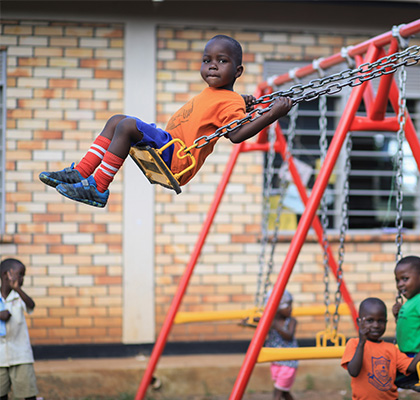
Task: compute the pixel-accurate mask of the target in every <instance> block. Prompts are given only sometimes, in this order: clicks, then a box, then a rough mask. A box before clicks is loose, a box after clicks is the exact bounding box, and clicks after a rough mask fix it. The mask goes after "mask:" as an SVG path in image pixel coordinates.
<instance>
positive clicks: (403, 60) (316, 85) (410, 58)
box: [185, 46, 420, 151]
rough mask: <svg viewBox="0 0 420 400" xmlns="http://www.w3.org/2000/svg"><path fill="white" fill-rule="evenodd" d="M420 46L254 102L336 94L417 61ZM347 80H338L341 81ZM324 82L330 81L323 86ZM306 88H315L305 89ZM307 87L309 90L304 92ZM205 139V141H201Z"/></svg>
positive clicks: (218, 132)
mask: <svg viewBox="0 0 420 400" xmlns="http://www.w3.org/2000/svg"><path fill="white" fill-rule="evenodd" d="M419 52H420V46H411V47H408V48H407V49H405V50H404V51H401V52H398V53H394V54H391V55H389V56H386V57H382V58H380V59H378V60H377V61H375V62H373V63H364V64H361V65H360V66H359V67H358V68H355V69H345V70H343V71H341V72H339V73H336V74H333V75H330V76H326V77H322V78H318V79H313V80H311V81H310V82H308V83H306V84H297V85H294V86H292V87H291V88H290V89H289V90H285V91H277V92H273V93H270V94H266V95H263V96H261V97H260V98H259V99H257V100H256V103H255V104H269V103H272V102H273V101H274V99H276V98H277V97H292V100H293V105H295V104H297V103H300V102H302V101H311V100H315V99H317V98H318V97H319V96H323V95H324V94H330V95H331V94H335V93H338V92H340V91H341V90H342V89H343V88H344V87H347V86H350V87H356V86H359V85H361V84H362V83H364V82H366V81H369V80H371V79H374V78H379V77H380V76H382V75H389V74H393V73H394V72H396V71H397V70H398V68H399V67H401V66H403V65H405V66H411V65H416V64H417V63H418V62H419V60H420V54H419ZM344 79H347V80H345V81H344V82H338V81H342V80H344ZM325 85H328V86H326V87H324V86H325ZM307 89H313V90H309V91H306V90H307ZM305 91H306V92H305ZM271 107H272V104H270V105H269V106H268V107H266V108H256V109H255V110H253V111H251V112H250V113H249V114H248V115H247V116H246V117H245V118H243V119H238V120H235V121H232V122H231V123H229V124H228V125H225V126H222V127H220V128H219V129H217V130H216V131H215V132H214V133H213V134H211V135H209V136H206V135H204V136H201V137H199V138H197V139H196V140H195V141H194V144H193V145H192V146H191V147H189V148H187V149H185V151H188V150H190V149H191V148H194V147H196V148H197V149H199V148H201V147H203V146H205V145H206V144H207V143H208V142H210V141H211V140H213V139H214V138H218V137H221V136H224V135H226V134H228V133H230V132H232V131H234V130H235V129H237V128H239V127H240V126H242V125H244V124H246V123H248V122H252V121H254V120H255V119H257V118H259V117H260V116H261V115H262V114H264V113H266V112H267V111H269V110H270V108H271ZM201 142H202V143H201Z"/></svg>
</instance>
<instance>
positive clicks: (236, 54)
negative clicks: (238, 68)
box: [209, 35, 242, 65]
mask: <svg viewBox="0 0 420 400" xmlns="http://www.w3.org/2000/svg"><path fill="white" fill-rule="evenodd" d="M211 40H226V41H227V42H229V44H230V46H231V48H232V51H233V58H234V59H235V62H236V64H237V65H242V46H241V44H240V43H239V42H238V41H237V40H235V39H234V38H232V37H230V36H227V35H216V36H213V37H212V38H211V39H210V40H209V42H210V41H211Z"/></svg>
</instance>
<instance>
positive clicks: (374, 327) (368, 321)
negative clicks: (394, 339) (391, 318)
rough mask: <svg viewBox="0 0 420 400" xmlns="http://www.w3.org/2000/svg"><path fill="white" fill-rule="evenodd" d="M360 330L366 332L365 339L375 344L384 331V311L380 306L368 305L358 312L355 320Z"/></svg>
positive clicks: (385, 320) (385, 321)
mask: <svg viewBox="0 0 420 400" xmlns="http://www.w3.org/2000/svg"><path fill="white" fill-rule="evenodd" d="M357 322H358V324H359V328H360V329H364V330H366V337H367V339H368V340H370V341H371V342H377V341H378V340H379V339H380V338H381V337H382V336H383V334H384V333H385V330H386V323H387V319H386V310H384V308H383V307H382V306H381V305H380V304H375V303H373V304H369V305H368V306H367V307H364V308H363V309H362V310H360V313H359V318H358V320H357Z"/></svg>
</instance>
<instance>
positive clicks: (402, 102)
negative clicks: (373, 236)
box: [395, 67, 407, 261]
mask: <svg viewBox="0 0 420 400" xmlns="http://www.w3.org/2000/svg"><path fill="white" fill-rule="evenodd" d="M406 81H407V71H406V70H405V68H404V67H403V68H402V69H401V70H400V73H399V91H400V95H399V99H398V121H399V129H398V132H397V141H398V150H397V176H396V180H395V186H396V189H397V194H396V206H397V216H396V218H395V226H396V228H397V236H396V239H395V241H396V244H397V255H396V260H397V261H399V260H400V259H401V258H402V251H401V246H402V241H403V239H402V229H403V216H402V210H403V161H404V150H403V145H404V137H405V122H406V118H405V108H406V96H405V84H406Z"/></svg>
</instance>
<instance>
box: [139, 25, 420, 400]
mask: <svg viewBox="0 0 420 400" xmlns="http://www.w3.org/2000/svg"><path fill="white" fill-rule="evenodd" d="M417 32H420V20H417V21H414V22H412V23H410V24H407V25H403V26H400V27H397V28H395V29H393V31H390V32H387V33H384V34H382V35H380V36H377V37H375V38H373V39H370V40H367V41H365V42H363V43H361V44H359V45H355V46H353V47H351V48H348V49H346V51H345V52H341V53H340V54H335V55H333V56H330V57H326V58H324V59H321V60H319V66H320V67H321V68H322V69H324V70H325V69H327V68H329V67H331V66H333V65H336V64H338V63H341V62H343V61H345V59H346V57H347V55H348V56H349V57H353V58H354V59H355V61H356V64H357V65H358V67H357V68H355V69H353V70H345V71H342V72H341V73H339V74H335V75H331V76H329V77H326V78H319V79H315V80H313V81H310V82H309V83H308V84H305V85H303V84H299V85H295V86H293V87H292V88H291V89H289V90H288V91H284V92H273V87H274V86H279V85H281V84H283V83H286V82H289V81H290V80H291V79H292V78H291V77H290V75H289V74H285V75H282V76H279V77H276V78H273V79H270V80H269V81H267V82H264V83H263V84H261V85H259V87H258V90H257V92H256V96H255V97H257V98H259V101H258V103H259V104H261V105H263V106H264V105H265V104H269V103H271V102H272V101H273V99H274V98H275V97H276V96H290V97H292V98H293V101H294V104H297V103H299V102H301V101H311V100H313V99H316V98H319V97H320V96H322V95H325V94H334V93H337V92H338V91H340V90H342V88H343V87H345V86H349V87H352V88H353V90H352V92H351V94H350V96H349V99H348V102H347V106H346V108H345V110H344V113H343V115H342V117H341V119H340V122H339V124H338V126H337V128H336V131H335V134H334V137H333V139H332V141H331V143H330V145H329V148H328V151H327V154H326V156H325V159H324V162H323V164H322V166H321V170H320V172H319V174H318V177H317V179H316V181H315V184H314V186H313V189H312V193H311V195H310V197H309V198H308V196H307V194H306V190H305V187H304V185H303V184H302V181H301V178H300V176H299V173H298V170H297V168H296V165H295V163H294V160H293V157H292V156H291V155H290V157H289V156H287V151H288V149H287V145H286V140H285V138H284V136H283V134H282V132H281V129H280V127H279V126H278V125H276V142H275V144H274V146H273V147H274V150H275V151H276V152H278V153H280V154H281V155H282V157H283V159H286V158H287V159H288V161H289V171H290V174H291V176H292V177H293V180H294V182H295V184H296V187H297V189H298V192H299V194H300V196H301V199H302V202H303V203H304V205H305V209H304V212H303V214H302V216H301V218H300V220H299V224H298V226H297V229H296V232H295V234H294V236H293V239H292V241H291V243H290V246H289V250H288V252H287V255H286V257H285V259H284V262H283V265H282V267H281V270H280V273H279V275H278V277H277V281H276V283H275V285H274V287H273V291H272V294H271V296H270V298H269V300H268V303H267V305H266V307H265V310H264V312H263V314H262V316H261V320H260V321H259V323H258V325H257V327H256V330H255V334H254V336H253V339H252V341H251V343H250V345H249V348H248V351H247V353H246V355H245V358H244V361H243V364H242V367H241V369H240V371H239V373H238V376H237V380H236V382H235V384H234V387H233V389H232V393H231V396H230V399H231V400H238V399H241V398H242V396H243V394H244V391H245V389H246V385H247V383H248V381H249V378H250V375H251V373H252V370H253V368H254V365H255V363H256V362H257V361H258V358H259V354H260V353H261V348H262V345H263V343H264V341H265V338H266V336H267V333H268V330H269V327H270V325H271V322H272V320H273V318H274V315H275V313H276V311H277V307H278V304H279V303H280V299H281V297H282V295H283V292H284V290H285V287H286V285H287V282H288V280H289V278H290V275H291V273H292V270H293V267H294V264H295V262H296V260H297V257H298V255H299V252H300V250H301V248H302V246H303V243H304V241H305V238H306V236H307V233H308V231H309V228H310V226H311V225H312V227H313V228H314V231H315V232H316V234H317V236H318V240H319V242H320V245H321V246H323V240H322V225H321V223H320V221H319V219H318V217H317V216H316V212H317V209H318V207H319V205H320V202H321V197H322V195H323V193H324V191H325V188H326V186H327V184H328V180H329V179H330V176H331V174H332V171H333V168H334V166H335V163H336V161H337V159H338V155H339V153H340V150H341V148H342V147H343V144H344V142H345V140H346V137H347V134H348V132H349V131H371V130H376V131H381V130H383V131H385V130H386V131H394V132H398V131H399V129H400V127H401V125H402V120H403V119H404V125H405V126H404V127H403V129H402V131H403V134H404V133H405V138H406V139H407V142H408V144H409V145H410V147H411V150H412V153H413V155H414V158H415V161H416V164H417V167H418V169H420V143H419V140H418V138H417V136H416V132H415V128H414V125H413V123H412V121H411V118H410V116H409V114H408V112H407V111H405V110H404V111H403V112H402V115H401V117H400V118H398V117H397V116H396V117H391V118H385V110H386V106H387V103H388V100H389V101H390V103H391V104H392V107H393V109H394V110H395V111H396V112H398V110H399V108H400V102H399V90H398V87H397V85H396V83H395V81H394V77H393V74H394V73H395V72H396V71H397V70H398V68H401V67H402V66H410V65H414V64H417V63H418V61H419V59H420V56H419V55H418V53H419V50H420V47H419V46H412V47H409V48H407V49H405V50H403V51H401V52H397V51H398V48H399V45H400V43H401V42H403V39H404V38H406V37H409V36H411V35H413V34H415V33H417ZM388 45H389V49H388V54H389V55H388V56H386V55H385V49H384V47H385V46H388ZM314 72H316V69H315V68H314V66H313V65H309V66H307V67H303V68H300V69H297V70H295V71H294V76H296V77H304V76H307V75H309V74H312V73H314ZM374 78H380V83H379V87H378V90H377V93H376V95H375V94H374V93H373V90H372V87H371V85H370V83H369V81H370V80H371V79H374ZM342 80H344V82H341V83H339V82H338V81H342ZM325 85H327V87H324V86H325ZM362 99H363V100H364V103H365V106H366V109H367V111H366V116H365V117H359V116H358V117H357V118H356V111H357V109H358V107H359V105H360V103H361V101H362ZM268 107H269V106H268ZM264 110H267V107H266V108H257V109H256V110H254V112H253V113H251V114H250V115H249V118H253V114H254V113H258V114H257V116H255V118H257V117H258V115H261V113H264ZM398 113H399V112H398ZM399 114H400V113H399ZM249 120H250V119H247V120H245V121H242V120H241V121H233V122H232V123H231V124H229V125H227V126H226V127H222V128H220V129H219V130H217V131H216V132H215V133H214V134H213V135H210V136H206V137H202V138H199V139H197V140H196V142H197V143H195V144H196V145H197V146H202V145H205V144H206V143H208V142H209V141H210V140H212V139H213V138H215V137H218V136H223V135H225V134H226V133H228V132H230V131H231V130H233V129H235V128H236V127H238V126H240V125H241V124H244V123H246V122H247V121H249ZM200 142H203V143H200ZM269 147H270V143H269V142H268V141H267V135H266V132H262V133H261V134H260V135H259V136H258V138H257V141H256V142H255V143H248V142H243V143H240V144H239V145H237V146H234V148H233V150H232V153H231V157H230V160H229V162H228V163H227V165H226V169H225V172H224V174H223V176H222V179H221V181H220V184H219V186H218V188H217V191H216V193H215V196H214V201H213V203H212V205H211V207H210V210H209V212H208V214H207V218H206V221H205V223H204V225H203V228H202V231H201V233H200V235H199V237H198V240H197V243H196V246H195V248H194V251H193V253H192V254H191V258H190V262H189V263H188V265H187V267H186V270H185V273H184V275H183V277H182V279H181V281H180V283H179V287H178V291H177V293H176V294H175V296H174V299H173V301H172V304H171V306H170V308H169V311H168V314H167V317H166V320H165V322H164V324H163V326H162V329H161V332H160V334H159V336H158V338H157V341H156V343H155V346H154V349H153V352H152V354H151V357H150V360H149V364H148V367H147V369H146V371H145V374H144V376H143V379H142V382H141V384H140V386H139V389H138V392H137V394H136V400H139V399H142V398H144V396H145V394H146V391H147V387H148V385H149V383H150V381H151V379H152V374H153V371H154V369H155V367H156V365H157V362H158V359H159V357H160V355H161V353H162V351H163V348H164V346H165V343H166V340H167V337H168V335H169V332H170V329H171V326H172V323H173V321H174V319H175V316H176V314H177V311H178V309H179V306H180V304H181V301H182V297H183V294H184V293H185V291H186V288H187V286H188V282H189V280H190V278H191V275H192V273H193V270H194V267H195V264H196V262H197V259H198V257H199V255H200V252H201V249H202V247H203V245H204V242H205V239H206V236H207V234H208V232H209V229H210V226H211V224H212V221H213V219H214V216H215V214H216V211H217V209H218V206H219V204H220V201H221V198H222V196H223V193H224V191H225V188H226V186H227V183H228V181H229V177H230V175H231V173H232V171H233V168H234V165H235V163H236V160H237V158H238V156H239V154H240V153H241V152H248V151H265V152H267V151H269ZM327 251H328V256H329V264H330V268H331V270H332V272H333V273H334V275H335V276H336V277H337V274H338V273H339V271H338V268H337V265H336V264H335V261H334V257H333V255H332V253H331V252H330V249H329V246H327ZM340 291H341V294H342V296H343V299H344V300H345V301H346V303H347V304H348V306H349V308H350V311H351V314H352V316H353V318H355V317H356V315H357V313H356V310H355V309H354V305H353V302H352V301H351V297H350V294H349V293H348V292H347V291H346V286H345V282H344V281H342V285H341V288H340ZM337 347H339V346H337ZM293 350H294V351H296V349H293ZM320 351H321V352H323V354H327V353H326V352H327V351H331V352H333V351H336V352H337V353H335V356H339V350H337V349H334V350H326V349H321V350H320ZM308 354H309V353H307V354H306V355H308ZM297 356H298V355H297V353H296V354H295V353H293V357H292V358H293V359H296V358H297ZM316 357H317V358H320V357H321V355H320V354H317V355H316ZM276 359H278V358H276Z"/></svg>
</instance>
